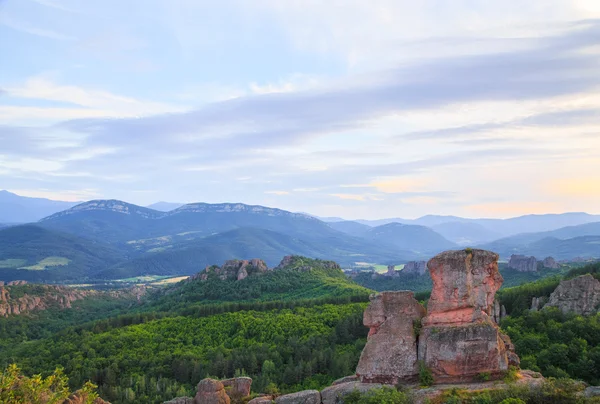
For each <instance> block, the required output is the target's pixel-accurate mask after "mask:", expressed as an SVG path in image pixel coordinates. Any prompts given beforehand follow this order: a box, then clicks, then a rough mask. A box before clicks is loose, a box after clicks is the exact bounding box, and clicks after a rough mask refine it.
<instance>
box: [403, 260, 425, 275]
mask: <svg viewBox="0 0 600 404" xmlns="http://www.w3.org/2000/svg"><path fill="white" fill-rule="evenodd" d="M425 272H427V263H426V262H425V261H410V262H407V263H406V264H405V265H404V268H402V273H403V274H413V275H425Z"/></svg>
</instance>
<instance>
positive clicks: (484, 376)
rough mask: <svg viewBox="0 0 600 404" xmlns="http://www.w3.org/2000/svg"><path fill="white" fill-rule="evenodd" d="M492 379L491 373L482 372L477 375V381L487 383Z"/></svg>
mask: <svg viewBox="0 0 600 404" xmlns="http://www.w3.org/2000/svg"><path fill="white" fill-rule="evenodd" d="M491 377H492V375H491V374H490V372H481V373H479V374H478V375H477V380H480V381H482V382H487V381H489V380H490V378H491Z"/></svg>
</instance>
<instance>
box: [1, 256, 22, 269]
mask: <svg viewBox="0 0 600 404" xmlns="http://www.w3.org/2000/svg"><path fill="white" fill-rule="evenodd" d="M26 262H27V261H26V260H22V259H17V258H9V259H6V260H2V261H0V268H19V267H20V266H23V265H25V263H26Z"/></svg>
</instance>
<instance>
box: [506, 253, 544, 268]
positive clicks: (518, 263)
mask: <svg viewBox="0 0 600 404" xmlns="http://www.w3.org/2000/svg"><path fill="white" fill-rule="evenodd" d="M508 267H509V268H511V269H515V270H517V271H519V272H536V271H537V270H538V267H537V259H536V258H535V257H526V256H524V255H517V254H513V255H511V256H510V260H509V261H508Z"/></svg>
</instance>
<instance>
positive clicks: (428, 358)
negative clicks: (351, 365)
mask: <svg viewBox="0 0 600 404" xmlns="http://www.w3.org/2000/svg"><path fill="white" fill-rule="evenodd" d="M427 266H428V269H429V273H430V275H431V278H432V280H433V290H432V292H431V298H430V299H429V303H428V306H427V309H428V310H427V312H425V309H424V308H423V307H422V306H421V305H420V304H419V303H418V302H417V301H416V300H415V299H414V296H413V293H412V292H408V291H400V292H383V293H380V294H377V295H374V296H372V297H371V303H370V304H369V306H368V307H367V309H366V310H365V313H364V319H363V321H364V324H365V325H366V326H367V327H369V336H368V339H367V344H366V345H365V348H364V350H363V352H362V355H361V358H360V361H359V363H358V367H357V369H356V374H357V376H358V377H359V379H360V381H361V382H363V383H384V384H396V383H398V382H403V381H404V382H406V381H413V380H415V379H416V378H417V375H418V373H419V365H418V363H419V361H422V363H423V365H424V366H426V367H427V368H429V369H430V370H431V372H432V374H433V376H434V378H435V380H436V381H444V382H455V381H468V380H472V379H474V378H475V377H477V375H479V374H480V373H489V374H490V375H491V376H499V375H500V374H502V373H503V372H504V371H506V370H507V369H508V367H509V366H510V365H518V364H519V358H518V357H517V355H516V354H515V353H514V346H513V345H512V343H511V341H510V339H509V338H508V336H506V335H504V334H502V333H501V332H500V329H499V328H498V325H497V322H498V321H499V320H500V319H501V317H502V314H503V312H504V314H505V313H506V310H502V307H501V306H500V304H499V303H498V301H496V300H495V299H494V297H495V294H496V292H497V291H498V289H500V286H501V285H502V282H503V279H502V276H501V275H500V273H499V272H498V255H497V254H495V253H492V252H489V251H483V250H460V251H447V252H444V253H442V254H439V255H437V256H435V257H434V258H432V259H431V260H430V261H429V262H428V264H427ZM425 314H427V315H425Z"/></svg>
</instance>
